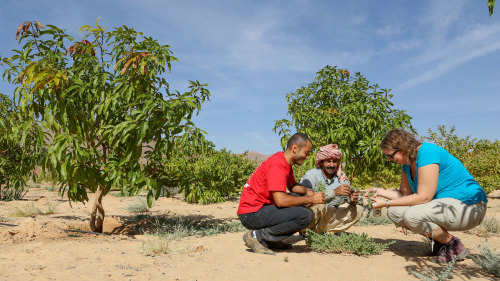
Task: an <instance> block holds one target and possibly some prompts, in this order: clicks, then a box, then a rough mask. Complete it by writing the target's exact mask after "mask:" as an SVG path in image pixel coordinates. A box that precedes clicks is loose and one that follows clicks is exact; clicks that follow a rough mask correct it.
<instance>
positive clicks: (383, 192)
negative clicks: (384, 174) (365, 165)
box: [377, 188, 403, 200]
mask: <svg viewBox="0 0 500 281" xmlns="http://www.w3.org/2000/svg"><path fill="white" fill-rule="evenodd" d="M377 196H381V197H384V198H387V199H389V200H392V199H396V198H399V197H402V196H403V193H402V192H401V191H400V190H387V189H383V188H377Z"/></svg>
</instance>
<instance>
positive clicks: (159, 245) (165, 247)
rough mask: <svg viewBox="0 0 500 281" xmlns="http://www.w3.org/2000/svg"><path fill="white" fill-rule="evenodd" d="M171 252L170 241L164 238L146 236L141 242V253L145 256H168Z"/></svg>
mask: <svg viewBox="0 0 500 281" xmlns="http://www.w3.org/2000/svg"><path fill="white" fill-rule="evenodd" d="M170 250H171V247H170V240H169V239H166V238H160V237H154V236H149V235H148V236H147V237H146V240H145V241H142V253H143V254H144V255H146V256H158V255H164V254H168V253H169V251H170Z"/></svg>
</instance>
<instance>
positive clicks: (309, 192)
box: [306, 188, 314, 196]
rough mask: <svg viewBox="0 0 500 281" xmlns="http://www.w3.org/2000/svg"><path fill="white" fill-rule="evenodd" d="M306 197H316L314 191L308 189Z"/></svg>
mask: <svg viewBox="0 0 500 281" xmlns="http://www.w3.org/2000/svg"><path fill="white" fill-rule="evenodd" d="M306 195H308V196H311V195H314V190H312V189H310V188H308V189H307V191H306Z"/></svg>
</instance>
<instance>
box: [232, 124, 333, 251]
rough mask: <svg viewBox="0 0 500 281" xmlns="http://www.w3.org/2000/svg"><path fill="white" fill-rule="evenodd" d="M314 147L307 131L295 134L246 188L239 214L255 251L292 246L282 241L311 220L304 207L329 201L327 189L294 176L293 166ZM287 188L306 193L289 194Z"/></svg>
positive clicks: (258, 171) (249, 242)
mask: <svg viewBox="0 0 500 281" xmlns="http://www.w3.org/2000/svg"><path fill="white" fill-rule="evenodd" d="M311 150H312V143H311V140H310V139H309V138H308V137H307V136H306V135H305V134H302V133H297V134H295V135H293V136H292V137H291V138H290V140H289V141H288V143H287V147H286V150H285V151H284V152H277V153H276V154H274V155H273V156H271V157H269V158H268V159H267V160H265V161H264V162H262V163H261V164H260V166H259V167H258V168H257V169H256V170H255V171H254V173H253V174H252V176H250V179H248V181H247V182H246V184H245V186H244V187H243V193H242V194H241V199H240V205H239V208H238V211H237V213H238V217H239V219H240V221H241V223H242V224H243V226H244V227H246V228H247V229H249V231H248V232H246V233H245V234H244V235H243V241H244V242H245V245H246V246H247V247H249V248H250V249H252V250H253V251H254V252H255V253H262V254H269V255H274V254H275V253H274V251H273V250H272V249H287V248H290V247H291V245H290V244H285V243H283V242H282V240H283V239H285V238H288V237H290V236H292V235H293V234H294V233H296V232H297V231H299V230H301V229H304V228H305V227H307V226H308V225H309V223H310V222H311V218H312V214H311V211H309V210H308V209H307V208H305V207H304V206H312V205H313V204H324V203H325V194H324V193H323V192H318V193H315V192H314V191H313V190H312V189H307V188H305V187H304V186H301V185H299V184H297V183H296V182H295V177H294V175H293V169H292V165H295V164H297V165H301V164H302V163H303V162H304V161H305V160H306V159H307V158H309V154H311ZM287 188H288V190H289V191H290V192H292V193H296V194H299V195H303V196H293V195H289V194H287V193H286V191H287Z"/></svg>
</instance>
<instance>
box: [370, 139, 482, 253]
mask: <svg viewBox="0 0 500 281" xmlns="http://www.w3.org/2000/svg"><path fill="white" fill-rule="evenodd" d="M380 148H381V149H382V151H383V152H384V154H385V155H386V156H387V158H388V160H389V161H394V162H395V163H397V164H399V165H401V166H402V172H401V184H400V188H399V190H384V189H380V188H373V189H372V190H370V191H372V192H375V194H376V196H375V197H374V198H372V200H373V207H374V208H381V207H384V206H385V207H387V208H388V211H387V215H388V216H389V219H391V220H392V221H393V222H394V224H395V225H396V226H398V227H399V226H400V227H404V228H406V229H409V230H411V231H413V232H415V233H420V234H422V235H424V236H427V237H429V238H431V241H432V243H431V244H432V245H433V246H432V254H433V255H436V256H437V261H438V262H449V261H451V260H452V258H453V256H457V259H458V260H461V259H464V258H465V257H466V256H467V250H466V249H465V247H464V246H463V244H462V242H460V240H459V239H458V238H456V237H454V236H453V235H451V234H450V233H449V232H448V231H463V230H468V229H472V228H474V227H476V226H478V225H479V224H480V223H481V221H482V220H483V218H484V216H485V214H486V203H487V202H488V200H487V199H486V194H485V192H484V190H483V188H482V187H481V186H480V185H479V184H478V183H477V182H476V181H475V180H474V178H473V177H472V176H471V174H470V173H469V172H468V171H467V169H466V168H465V166H464V165H463V164H462V163H461V162H460V161H459V160H458V159H457V158H455V157H454V156H453V155H451V154H450V153H449V152H448V151H446V150H445V149H443V148H441V147H439V146H437V145H435V144H432V143H425V142H424V143H421V142H419V141H417V140H416V139H415V137H414V136H413V135H412V134H410V133H408V132H406V131H404V130H401V129H395V130H392V131H390V132H388V133H387V135H386V136H385V138H384V139H383V140H382V143H381V144H380ZM378 196H381V197H384V198H387V199H382V198H379V197H378ZM389 206H390V208H389ZM434 243H436V244H437V247H436V248H435V249H436V250H434Z"/></svg>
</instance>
